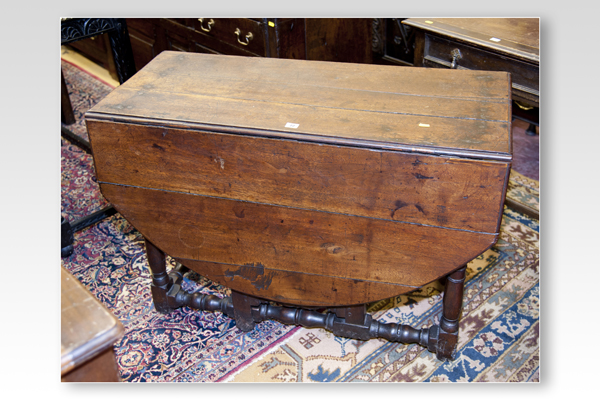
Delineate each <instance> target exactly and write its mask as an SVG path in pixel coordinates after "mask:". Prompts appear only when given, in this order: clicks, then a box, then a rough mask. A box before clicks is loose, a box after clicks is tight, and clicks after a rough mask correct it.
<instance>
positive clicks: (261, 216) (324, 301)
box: [86, 52, 512, 319]
mask: <svg viewBox="0 0 600 400" xmlns="http://www.w3.org/2000/svg"><path fill="white" fill-rule="evenodd" d="M510 104H511V98H510V77H509V75H508V74H507V73H503V72H485V71H449V70H430V69H421V68H411V67H396V66H377V65H365V64H349V63H329V62H314V61H313V62H311V61H303V60H281V59H269V58H254V57H236V56H219V55H205V54H190V53H177V52H163V53H162V54H160V55H159V56H158V57H157V58H156V59H154V60H153V61H152V62H151V63H150V64H148V65H147V66H146V67H145V68H144V69H142V70H141V71H140V72H138V74H136V75H135V76H134V77H133V78H131V79H129V81H127V82H126V83H125V84H123V85H122V86H120V87H119V88H117V89H116V90H114V91H113V92H112V93H110V94H109V95H108V96H107V97H106V98H105V99H104V100H103V101H101V102H100V103H99V104H98V105H97V106H96V107H94V108H93V109H92V110H91V111H90V112H89V113H88V114H87V115H86V120H87V126H88V131H89V135H90V139H91V144H92V148H93V153H94V159H95V165H96V171H97V176H98V181H99V183H100V186H101V189H102V193H103V194H104V196H105V197H106V198H107V199H108V200H109V201H110V202H111V203H112V204H114V206H115V208H116V209H117V210H118V211H119V212H120V213H121V214H122V215H123V216H124V217H125V218H127V219H128V220H129V221H130V222H131V223H132V224H133V225H134V226H135V227H136V228H137V229H138V230H139V231H140V232H141V233H142V234H143V235H144V237H145V238H146V239H147V242H148V246H149V249H150V250H149V257H150V258H151V261H150V263H151V266H152V263H153V261H152V259H153V257H154V256H153V255H152V254H158V255H159V256H158V258H159V259H160V258H161V257H163V256H160V254H162V253H166V254H168V255H171V256H172V257H174V258H175V259H176V260H177V261H178V262H180V263H181V264H183V265H185V266H186V267H188V268H191V269H193V270H195V271H197V272H198V273H200V274H202V275H204V276H206V277H208V278H210V279H212V280H214V281H216V282H219V283H221V284H223V285H225V286H227V287H229V288H231V289H232V290H233V291H234V293H240V294H241V296H242V297H240V298H241V299H246V300H247V297H243V296H251V297H250V298H251V299H265V300H272V301H276V302H279V303H283V304H293V305H300V306H305V307H334V308H335V307H346V306H355V305H359V304H364V303H367V302H372V301H376V300H380V299H384V298H389V297H392V296H396V295H399V294H402V293H406V292H409V291H412V290H414V289H416V288H418V287H420V286H423V285H425V284H427V283H429V282H431V281H433V280H435V279H438V278H440V277H443V276H445V275H448V274H450V273H453V271H456V270H457V269H459V268H461V267H462V266H464V265H465V264H466V263H467V262H469V261H470V260H472V259H473V258H475V257H477V256H478V255H479V254H481V253H482V252H484V251H485V250H487V249H488V248H489V247H490V246H492V245H493V244H494V243H495V242H496V240H497V237H498V232H499V226H500V219H501V215H502V210H503V202H504V195H505V190H506V184H507V180H508V175H509V171H510V165H511V159H512V155H511V137H510ZM150 253H152V254H150ZM162 268H163V269H164V267H162ZM153 271H154V267H153ZM463 271H464V270H463ZM154 272H155V277H156V276H162V275H161V274H163V275H164V272H156V271H154ZM463 277H464V276H463ZM157 279H158V278H157ZM161 279H162V278H161ZM158 281H160V279H158ZM158 281H156V282H155V285H156V287H160V286H161V285H163V283H160V282H158ZM164 285H167V283H164ZM164 285H163V286H164ZM164 287H165V290H166V287H167V286H164ZM156 290H158V289H156ZM182 299H183V297H182ZM176 300H177V299H175V300H172V301H173V302H175V303H176V302H177V301H179V300H177V301H176ZM155 301H156V297H155ZM181 301H183V300H181ZM186 301H187V300H186ZM190 301H191V300H190ZM202 301H204V300H202ZM256 301H257V300H251V301H250V300H248V301H246V302H245V303H244V301H242V300H239V301H237V303H239V304H242V306H241V307H242V308H243V307H244V306H243V304H246V306H247V307H250V306H251V305H257V304H258V303H256ZM198 302H200V300H198ZM175 303H173V304H175ZM234 303H236V300H235V298H234ZM170 304H171V303H169V301H168V300H165V307H166V308H168V307H171V305H170ZM194 304H196V303H194ZM202 304H204V303H202ZM167 306H168V307H167ZM197 306H198V307H201V308H205V306H204V305H202V306H201V305H200V303H198V304H197ZM223 307H225V308H226V306H223ZM250 308H251V307H250ZM250 308H247V313H248V315H249V314H252V313H253V312H254V313H259V311H258V308H254V309H250ZM265 312H266V311H265ZM256 315H257V316H256V318H258V314H256ZM261 315H262V314H261ZM265 315H266V314H265ZM346 317H348V316H346ZM295 318H300V317H295ZM236 319H237V316H236ZM242 319H243V318H242Z"/></svg>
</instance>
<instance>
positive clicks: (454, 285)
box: [436, 265, 467, 361]
mask: <svg viewBox="0 0 600 400" xmlns="http://www.w3.org/2000/svg"><path fill="white" fill-rule="evenodd" d="M466 270H467V266H466V265H465V266H464V267H462V268H460V269H458V270H456V271H454V272H453V273H452V274H450V275H449V276H448V278H447V279H446V288H445V290H444V300H443V310H442V318H441V319H440V328H439V333H438V339H437V346H436V355H437V357H438V359H440V360H442V361H445V360H453V359H454V353H455V351H456V346H457V343H458V321H459V317H460V312H461V310H462V301H463V289H464V283H465V272H466Z"/></svg>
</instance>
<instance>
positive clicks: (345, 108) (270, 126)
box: [91, 52, 510, 154]
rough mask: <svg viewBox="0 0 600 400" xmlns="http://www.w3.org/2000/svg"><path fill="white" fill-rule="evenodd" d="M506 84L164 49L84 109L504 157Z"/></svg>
mask: <svg viewBox="0 0 600 400" xmlns="http://www.w3.org/2000/svg"><path fill="white" fill-rule="evenodd" d="M449 72H451V73H449ZM509 85H510V79H509V75H508V74H506V73H503V72H490V71H445V70H424V69H417V68H409V67H406V68H403V67H395V66H375V65H362V64H361V65H358V66H357V64H344V63H328V62H314V61H312V62H311V61H304V60H273V59H262V58H249V57H233V56H216V55H205V54H187V53H186V54H173V53H172V52H163V53H162V54H161V55H160V56H158V57H156V58H155V59H154V60H153V62H152V63H151V64H149V65H147V66H146V67H145V68H144V69H143V70H142V71H141V73H138V74H137V75H136V76H134V77H133V78H132V79H130V80H129V81H127V83H126V84H125V85H122V86H121V87H119V88H118V90H115V91H113V92H112V93H111V94H109V95H108V96H107V97H106V98H105V99H104V101H102V102H101V103H99V104H98V105H97V106H96V107H94V108H93V109H92V110H91V112H92V114H95V115H102V114H104V115H107V116H108V115H115V114H117V115H124V116H132V117H140V118H160V119H164V120H173V121H189V122H195V123H205V124H211V125H220V126H233V127H245V128H254V129H263V130H270V131H281V132H295V133H306V134H318V135H322V136H330V137H344V138H355V139H362V140H370V141H383V142H391V143H403V144H409V145H419V146H432V147H450V148H460V149H469V150H474V151H488V152H490V151H491V152H499V153H504V154H508V153H510V141H509V140H507V137H508V136H507V132H509V126H510V118H509V113H510V107H509V104H510V98H509V97H510V96H509V95H508V91H507V90H506V89H507V88H508V87H509ZM287 123H293V124H298V127H297V128H289V127H286V124H287Z"/></svg>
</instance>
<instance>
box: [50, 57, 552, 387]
mask: <svg viewBox="0 0 600 400" xmlns="http://www.w3.org/2000/svg"><path fill="white" fill-rule="evenodd" d="M62 67H63V71H64V73H65V80H66V82H67V86H68V89H69V91H70V94H71V101H72V103H73V107H74V109H75V115H76V117H77V119H78V122H76V123H75V124H74V125H71V126H69V129H71V130H72V131H74V132H76V133H77V134H79V135H81V136H82V137H84V138H86V139H87V133H86V132H85V125H84V123H83V122H82V121H81V116H82V115H83V113H84V112H85V111H86V110H87V109H89V108H90V107H91V106H92V105H94V104H96V102H98V101H99V100H100V99H101V98H102V97H104V96H105V95H106V94H107V93H109V92H110V90H112V88H110V87H109V86H107V85H105V84H103V83H102V82H100V81H98V80H96V79H94V78H93V77H91V76H90V75H88V74H86V73H85V72H83V71H81V70H79V69H77V68H76V67H74V66H73V65H71V64H69V63H66V62H63V63H62ZM61 161H62V191H61V193H62V207H61V209H62V214H63V215H64V216H65V217H67V218H68V219H69V220H73V219H75V218H79V217H82V216H85V215H88V214H90V213H91V212H93V211H96V210H98V209H100V208H102V207H104V206H105V205H106V204H107V203H106V200H105V199H104V198H103V197H102V195H101V194H100V191H99V189H98V184H97V183H96V180H95V173H94V168H93V160H92V157H91V156H90V155H88V154H86V153H85V152H83V151H82V150H80V149H79V148H77V147H76V146H73V145H72V144H70V143H69V142H68V141H66V140H64V139H63V140H62V159H61ZM508 196H510V197H511V198H513V199H514V200H515V201H519V202H521V203H523V204H527V205H529V206H531V207H533V208H536V209H537V207H538V204H539V186H538V184H537V181H532V180H529V179H528V178H525V177H523V176H522V175H520V174H517V173H513V174H511V181H510V185H509V193H508ZM74 248H75V251H74V253H73V255H71V256H70V257H68V258H64V259H62V265H63V266H64V267H65V268H66V269H68V270H69V271H70V272H71V273H72V274H73V275H74V276H75V277H77V279H79V280H80V281H81V282H82V283H83V284H84V285H85V286H86V287H87V288H88V289H89V290H90V292H91V293H92V294H93V295H94V296H96V297H97V298H98V299H99V300H100V301H101V302H102V303H103V304H105V305H106V306H107V307H108V308H109V309H110V310H111V311H112V312H113V313H114V315H115V316H116V317H117V318H118V319H119V320H121V321H122V322H123V324H124V326H125V330H126V332H125V335H124V337H123V338H122V339H121V340H120V341H118V342H117V343H116V344H115V352H116V355H117V362H118V365H119V369H120V373H121V377H122V380H123V381H125V382H150V381H153V382H447V381H448V382H537V381H539V307H540V305H539V290H540V289H539V224H538V221H537V220H535V219H531V218H529V217H527V216H525V215H524V214H521V213H519V212H517V211H515V210H513V209H510V208H505V211H504V217H503V221H502V228H501V234H500V239H499V241H498V243H497V244H496V245H495V246H494V247H493V248H491V249H490V250H488V251H487V252H485V253H484V254H482V255H481V256H479V257H478V258H477V259H475V260H473V261H472V262H471V263H469V265H468V268H467V281H466V285H465V294H464V303H463V314H462V319H461V323H460V334H459V345H458V352H457V353H458V354H457V357H456V360H455V361H452V362H446V363H442V362H440V361H438V360H437V359H436V358H435V356H434V355H432V354H430V353H429V352H428V351H426V350H425V349H424V348H422V347H420V346H417V345H403V344H399V343H390V342H386V341H383V340H378V339H373V340H370V341H366V342H363V341H357V340H351V339H345V338H340V337H335V336H333V335H332V334H331V333H329V332H327V331H325V330H322V329H306V328H300V327H293V326H286V325H283V324H280V323H278V322H275V321H266V322H262V323H260V324H257V326H256V328H255V329H254V330H253V331H251V332H247V333H244V332H241V331H240V330H238V329H237V328H236V327H235V323H234V321H232V320H231V319H229V318H228V317H226V316H224V315H223V314H221V313H209V312H200V311H194V310H192V309H189V308H187V307H184V308H181V309H178V310H176V311H174V312H172V313H171V314H169V315H162V314H159V313H158V312H156V311H155V310H154V307H153V304H152V297H151V293H150V282H151V276H150V272H149V269H148V266H147V260H146V254H145V248H144V241H143V237H142V236H141V235H140V233H139V232H137V231H136V230H135V229H134V228H133V227H132V226H131V225H130V224H129V223H128V222H127V221H126V220H125V219H124V218H122V217H121V216H120V214H116V215H114V216H112V217H110V218H107V219H105V220H103V221H101V222H99V223H98V224H96V225H93V226H91V227H89V228H87V229H85V230H83V231H81V232H78V233H76V234H75V244H74ZM168 262H169V265H170V267H171V268H172V267H173V266H174V263H173V261H172V260H171V259H168ZM184 288H185V289H186V290H188V291H192V292H202V293H207V294H214V295H216V296H220V297H222V296H226V295H228V294H229V293H228V289H226V288H224V287H222V286H220V285H217V284H215V283H213V282H211V281H209V280H207V279H205V278H203V277H201V276H199V275H198V274H196V273H194V272H189V273H187V274H186V275H185V278H184ZM442 289H443V287H442V285H441V284H440V283H439V282H434V283H432V284H430V285H428V286H426V287H424V288H421V289H420V290H418V291H415V292H412V293H410V295H408V296H399V297H396V298H392V299H388V300H385V301H381V302H378V303H374V304H370V305H369V306H368V311H369V312H370V313H372V314H373V316H374V317H375V318H376V319H379V320H380V321H383V322H388V323H390V322H394V323H396V322H400V321H401V322H402V323H404V324H411V325H413V326H415V327H423V326H429V325H431V324H433V323H437V322H438V318H439V315H440V313H441V306H442V302H441V300H442Z"/></svg>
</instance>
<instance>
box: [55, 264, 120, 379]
mask: <svg viewBox="0 0 600 400" xmlns="http://www.w3.org/2000/svg"><path fill="white" fill-rule="evenodd" d="M60 329H61V334H60V336H61V338H60V341H61V363H60V364H61V365H60V373H61V381H62V382H119V381H120V377H119V370H118V368H117V362H116V359H115V352H114V349H113V344H114V343H115V342H116V341H117V340H119V339H120V338H121V337H122V336H123V334H124V332H125V330H124V328H123V324H121V322H120V321H119V320H118V319H117V318H115V316H114V315H112V313H111V312H110V311H109V310H108V309H107V308H106V307H104V305H103V304H102V303H100V302H99V301H98V300H97V299H96V298H95V297H94V296H92V294H91V293H90V292H89V291H88V290H87V289H86V288H85V287H84V286H83V285H82V284H81V283H80V282H79V281H78V280H77V278H75V277H74V276H73V275H71V274H70V273H69V272H68V271H67V270H65V269H64V268H61V326H60Z"/></svg>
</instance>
